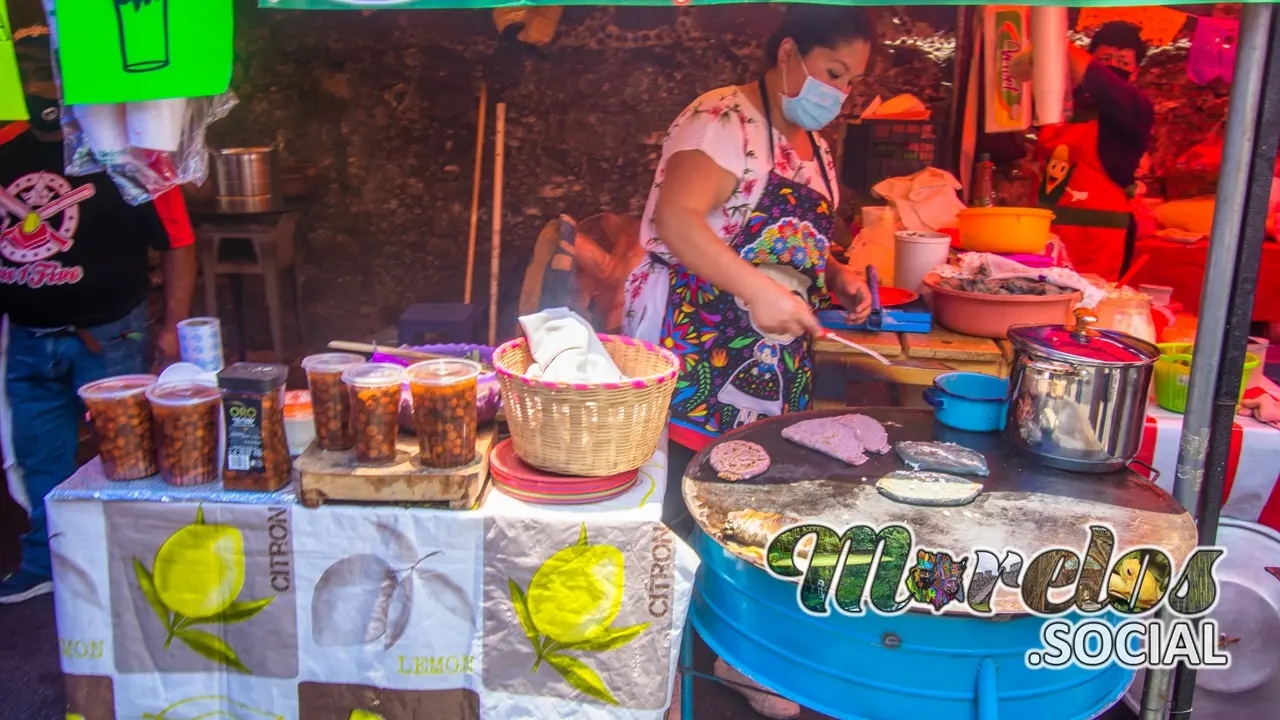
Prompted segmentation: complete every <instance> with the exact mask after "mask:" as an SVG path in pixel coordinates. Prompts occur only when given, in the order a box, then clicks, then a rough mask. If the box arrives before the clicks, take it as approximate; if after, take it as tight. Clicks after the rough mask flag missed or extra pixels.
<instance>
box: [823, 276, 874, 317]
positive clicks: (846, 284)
mask: <svg viewBox="0 0 1280 720" xmlns="http://www.w3.org/2000/svg"><path fill="white" fill-rule="evenodd" d="M827 280H828V282H827V285H828V286H829V287H830V288H831V293H832V294H833V295H835V296H836V300H838V301H839V302H840V305H841V306H842V307H843V308H844V309H845V310H847V311H848V312H849V324H850V325H858V324H860V323H863V322H865V321H866V319H867V317H868V316H869V315H871V291H870V290H869V289H867V283H866V281H865V280H864V279H863V278H862V276H861V275H859V274H858V273H857V272H854V271H853V269H851V268H849V267H848V266H846V265H840V264H838V263H832V262H828V263H827Z"/></svg>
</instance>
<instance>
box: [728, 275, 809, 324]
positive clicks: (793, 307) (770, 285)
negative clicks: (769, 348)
mask: <svg viewBox="0 0 1280 720" xmlns="http://www.w3.org/2000/svg"><path fill="white" fill-rule="evenodd" d="M757 274H759V273H757ZM742 301H743V302H744V303H745V304H746V306H747V310H748V311H749V312H750V313H751V321H752V322H753V323H755V326H756V328H757V329H759V330H760V332H762V333H767V334H769V335H787V336H791V337H800V336H801V335H805V334H809V335H813V336H814V337H820V336H821V335H822V334H823V333H824V332H826V331H825V330H823V328H822V324H821V323H819V322H818V316H816V315H814V314H813V309H812V308H810V307H809V303H808V302H806V301H805V300H803V299H802V298H801V297H800V296H799V295H796V294H795V293H793V292H791V291H790V290H788V289H786V288H785V287H783V286H782V285H781V284H780V283H778V282H777V281H775V280H772V279H770V278H768V277H764V276H761V277H760V279H759V280H758V281H757V282H756V283H755V284H753V285H752V288H751V292H750V294H748V295H746V296H744V297H743V298H742Z"/></svg>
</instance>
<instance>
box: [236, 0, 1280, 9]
mask: <svg viewBox="0 0 1280 720" xmlns="http://www.w3.org/2000/svg"><path fill="white" fill-rule="evenodd" d="M758 1H759V0H613V2H609V1H608V0H603V1H602V0H258V6H259V7H264V8H276V9H279V10H410V9H419V10H444V9H457V8H472V9H475V8H506V7H533V6H537V5H622V6H630V7H670V6H672V5H676V6H680V7H690V6H697V5H735V4H743V3H748V2H758ZM775 1H776V0H775ZM797 1H799V2H808V1H811V2H812V3H813V4H820V5H866V6H876V5H880V6H889V5H1041V6H1046V7H1081V8H1087V7H1094V8H1097V7H1147V6H1155V5H1205V4H1208V3H1203V2H1195V1H1194V0H1174V1H1173V2H1162V3H1141V2H1133V1H1132V0H1022V2H1008V3H983V2H971V1H970V0H931V1H930V2H916V1H915V0H905V2H904V0H781V2H797ZM1243 1H1244V2H1245V3H1246V4H1255V3H1256V4H1262V3H1265V2H1270V1H1271V0H1243Z"/></svg>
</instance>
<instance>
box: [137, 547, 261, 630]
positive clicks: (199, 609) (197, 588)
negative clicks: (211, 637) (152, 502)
mask: <svg viewBox="0 0 1280 720" xmlns="http://www.w3.org/2000/svg"><path fill="white" fill-rule="evenodd" d="M152 573H153V575H154V576H155V584H156V594H157V595H159V596H160V601H161V602H163V603H164V604H165V607H167V608H169V609H170V610H173V611H174V612H177V613H181V614H183V615H186V616H187V617H189V618H206V617H210V616H212V615H216V614H218V613H220V612H222V611H223V610H225V609H227V606H228V605H230V604H231V603H232V602H234V601H235V599H236V596H237V595H239V594H240V589H241V588H242V587H244V536H243V535H241V534H240V529H239V528H234V527H231V526H230V525H188V526H186V527H184V528H182V529H181V530H179V531H178V532H176V533H174V534H173V535H170V536H169V539H168V540H165V541H164V544H163V545H161V546H160V551H159V552H157V553H156V563H155V567H154V568H152Z"/></svg>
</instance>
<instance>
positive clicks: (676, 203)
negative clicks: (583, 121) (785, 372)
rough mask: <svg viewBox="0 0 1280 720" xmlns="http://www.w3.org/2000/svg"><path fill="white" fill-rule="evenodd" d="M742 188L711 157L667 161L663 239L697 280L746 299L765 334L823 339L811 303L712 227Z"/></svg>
mask: <svg viewBox="0 0 1280 720" xmlns="http://www.w3.org/2000/svg"><path fill="white" fill-rule="evenodd" d="M736 187H737V178H735V177H734V176H733V175H732V174H730V173H729V172H728V171H726V170H725V169H724V168H721V167H720V166H719V165H717V164H716V163H715V161H713V160H712V159H711V158H710V157H709V156H708V155H707V154H706V153H703V152H701V151H698V150H683V151H681V152H677V153H675V154H674V155H672V156H671V157H670V158H668V159H667V169H666V175H665V176H664V177H663V180H662V188H661V189H660V190H659V192H658V203H657V206H656V207H655V208H654V213H653V222H654V225H655V229H656V230H657V231H658V237H659V238H660V239H661V240H662V242H663V243H664V244H665V245H666V246H667V248H668V249H670V250H671V252H672V253H674V254H675V256H676V257H677V258H679V259H680V262H681V263H683V264H684V266H685V267H687V268H689V270H690V271H691V272H692V273H693V274H694V275H697V276H698V277H700V278H702V279H704V280H707V281H709V282H710V283H711V284H713V285H715V286H716V287H717V288H719V289H721V290H723V291H724V292H727V293H730V294H731V295H735V296H737V297H739V298H742V300H743V302H744V303H746V305H747V306H748V307H750V308H751V312H752V319H753V320H755V322H756V324H757V325H758V326H759V328H760V329H761V330H763V331H766V332H781V333H787V334H793V335H800V334H803V333H806V332H811V333H821V332H822V326H821V325H819V323H818V320H817V318H816V317H815V316H814V315H813V312H812V310H810V309H809V306H808V304H807V303H805V302H804V301H803V300H801V299H800V298H799V297H798V296H796V295H794V294H792V293H791V292H789V291H788V290H787V289H786V288H784V287H782V286H781V285H779V284H778V283H777V282H775V281H773V280H771V279H769V278H767V277H765V276H764V274H763V273H761V272H760V271H759V270H757V269H756V268H755V267H754V266H752V265H751V263H748V262H747V261H746V260H743V259H742V258H741V257H739V256H738V253H736V252H734V251H733V250H732V249H730V248H729V246H728V245H726V244H725V242H724V240H722V239H721V238H720V236H718V235H716V233H715V231H713V230H712V229H711V226H709V225H707V216H708V215H709V214H711V212H712V211H713V210H715V209H716V208H719V207H723V206H724V205H725V203H727V202H728V201H729V198H730V196H731V195H733V191H734V189H735V188H736Z"/></svg>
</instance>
